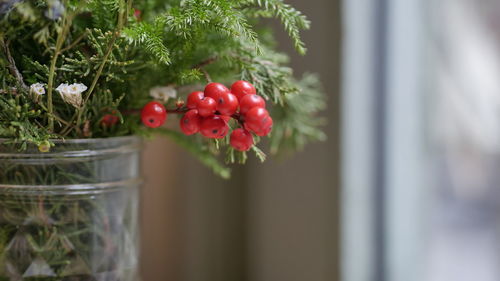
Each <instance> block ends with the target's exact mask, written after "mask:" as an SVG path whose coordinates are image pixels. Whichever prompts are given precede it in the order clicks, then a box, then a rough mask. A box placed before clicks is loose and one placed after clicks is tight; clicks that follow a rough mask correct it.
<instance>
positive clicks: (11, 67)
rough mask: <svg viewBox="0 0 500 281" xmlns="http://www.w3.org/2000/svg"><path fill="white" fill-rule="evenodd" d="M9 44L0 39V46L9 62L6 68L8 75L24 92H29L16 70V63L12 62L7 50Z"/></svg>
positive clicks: (21, 76)
mask: <svg viewBox="0 0 500 281" xmlns="http://www.w3.org/2000/svg"><path fill="white" fill-rule="evenodd" d="M9 44H10V42H9V41H8V40H7V41H6V42H4V40H3V38H0V45H1V46H2V49H3V52H4V54H5V56H6V58H7V61H8V62H9V65H8V66H7V67H8V68H9V70H10V73H11V74H12V75H13V76H14V77H15V78H16V79H17V81H18V82H19V85H21V87H22V88H23V89H25V90H27V91H28V90H29V87H28V86H27V85H26V84H25V83H24V79H23V75H22V74H21V72H20V71H19V69H17V67H16V62H15V61H14V58H13V57H12V54H11V53H10V49H9Z"/></svg>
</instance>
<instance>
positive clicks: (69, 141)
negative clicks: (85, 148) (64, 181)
mask: <svg viewBox="0 0 500 281" xmlns="http://www.w3.org/2000/svg"><path fill="white" fill-rule="evenodd" d="M129 139H130V140H133V139H137V140H139V139H141V137H140V136H137V135H129V136H119V137H108V138H81V139H70V138H62V139H49V140H50V141H51V142H53V143H55V144H66V143H67V144H85V143H88V144H92V143H102V142H103V141H109V142H112V141H117V140H118V141H119V140H129ZM11 140H13V139H12V138H0V145H1V144H2V143H4V142H7V141H11Z"/></svg>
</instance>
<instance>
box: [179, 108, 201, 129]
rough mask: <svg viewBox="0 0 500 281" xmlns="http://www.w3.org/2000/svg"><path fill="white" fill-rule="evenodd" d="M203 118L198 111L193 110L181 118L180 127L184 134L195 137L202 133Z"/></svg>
mask: <svg viewBox="0 0 500 281" xmlns="http://www.w3.org/2000/svg"><path fill="white" fill-rule="evenodd" d="M200 124H201V117H200V115H198V110H196V109H191V110H189V111H188V112H186V114H184V116H183V117H182V118H181V121H180V126H181V130H182V132H184V134H186V135H188V136H189V135H193V134H196V133H198V132H199V131H200Z"/></svg>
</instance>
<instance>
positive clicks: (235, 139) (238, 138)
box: [229, 128, 253, 151]
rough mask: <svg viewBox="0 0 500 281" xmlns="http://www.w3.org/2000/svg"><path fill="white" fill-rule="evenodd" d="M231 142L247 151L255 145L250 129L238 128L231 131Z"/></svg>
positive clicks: (237, 147)
mask: <svg viewBox="0 0 500 281" xmlns="http://www.w3.org/2000/svg"><path fill="white" fill-rule="evenodd" d="M229 143H230V144H231V146H232V147H234V149H236V150H239V151H247V150H249V149H250V148H251V147H252V146H253V137H252V134H251V133H250V132H249V131H247V130H245V129H242V128H238V129H235V130H234V131H233V132H232V133H231V138H230V140H229Z"/></svg>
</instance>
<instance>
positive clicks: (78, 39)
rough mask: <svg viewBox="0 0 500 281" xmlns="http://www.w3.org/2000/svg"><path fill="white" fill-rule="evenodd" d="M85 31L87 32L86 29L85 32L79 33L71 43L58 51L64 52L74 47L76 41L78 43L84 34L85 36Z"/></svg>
mask: <svg viewBox="0 0 500 281" xmlns="http://www.w3.org/2000/svg"><path fill="white" fill-rule="evenodd" d="M87 33H88V30H85V32H83V34H82V35H80V36H79V37H78V38H76V40H75V41H73V43H71V44H70V45H69V46H67V47H65V48H63V49H61V51H60V52H61V53H64V52H66V51H68V50H71V49H72V48H74V47H75V46H76V45H77V44H78V43H80V41H82V40H83V38H85V36H87Z"/></svg>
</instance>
